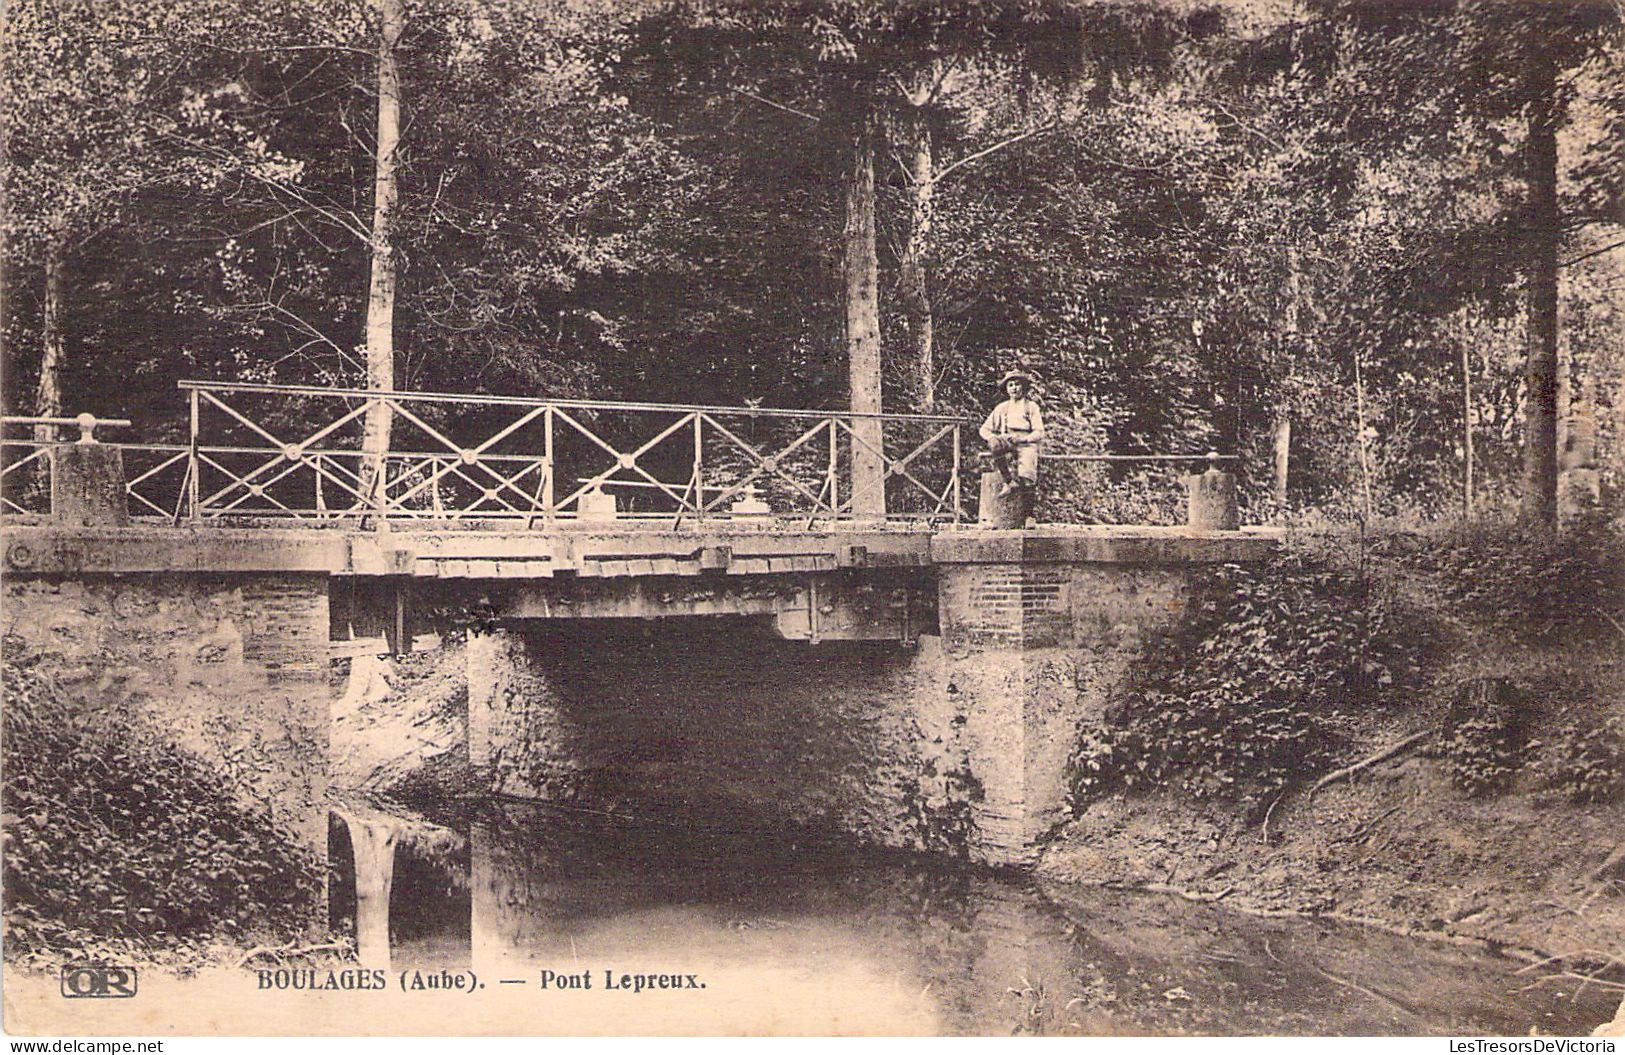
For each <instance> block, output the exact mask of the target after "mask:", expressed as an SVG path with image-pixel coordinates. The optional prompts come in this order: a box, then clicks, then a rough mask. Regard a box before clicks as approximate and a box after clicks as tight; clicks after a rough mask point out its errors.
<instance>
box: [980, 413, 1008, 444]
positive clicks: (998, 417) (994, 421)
mask: <svg viewBox="0 0 1625 1055" xmlns="http://www.w3.org/2000/svg"><path fill="white" fill-rule="evenodd" d="M1003 409H1004V404H1003V403H1000V404H999V405H998V406H996V407H994V408H993V411H992V413H990V414H988V416H987V420H986V421H984V422H982V427H981V429H979V430H978V431H979V433H980V435H981V437H982V441H983V442H984V443H987V444H990V445H991V444H992V443H993V438H994V437H995V436H997V435H998V434H999V433H1001V432H1003V431H1004V420H1003V415H1002V414H1000V413H999V412H1000V411H1001V410H1003Z"/></svg>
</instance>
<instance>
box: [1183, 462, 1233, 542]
mask: <svg viewBox="0 0 1625 1055" xmlns="http://www.w3.org/2000/svg"><path fill="white" fill-rule="evenodd" d="M1185 487H1186V488H1187V489H1188V490H1189V492H1190V513H1189V516H1188V518H1187V519H1188V521H1189V524H1190V526H1191V527H1193V528H1195V529H1196V530H1198V531H1234V530H1236V529H1237V528H1238V527H1240V526H1241V516H1240V513H1239V512H1238V511H1237V509H1236V478H1235V477H1234V476H1233V475H1231V474H1230V473H1226V472H1220V471H1219V470H1218V469H1209V470H1208V471H1207V472H1205V473H1197V474H1196V475H1194V476H1187V477H1185Z"/></svg>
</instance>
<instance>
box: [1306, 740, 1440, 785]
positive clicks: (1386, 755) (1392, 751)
mask: <svg viewBox="0 0 1625 1055" xmlns="http://www.w3.org/2000/svg"><path fill="white" fill-rule="evenodd" d="M1432 735H1433V730H1432V729H1424V730H1422V731H1421V732H1419V733H1412V734H1411V735H1410V736H1407V737H1406V738H1405V739H1403V740H1401V741H1400V742H1399V743H1397V744H1394V745H1393V746H1392V747H1385V748H1383V749H1382V750H1381V751H1378V752H1377V753H1376V754H1374V755H1371V756H1369V757H1367V758H1362V759H1360V761H1358V762H1356V763H1354V764H1353V765H1352V766H1344V767H1343V768H1342V769H1334V770H1333V771H1332V772H1330V773H1327V774H1326V775H1325V776H1323V777H1321V778H1320V779H1319V780H1317V781H1315V786H1314V787H1312V788H1310V789H1309V795H1308V796H1307V797H1308V798H1314V796H1315V792H1317V791H1319V790H1320V789H1321V788H1323V787H1325V786H1326V785H1328V784H1335V783H1337V782H1338V781H1339V780H1346V779H1348V778H1349V777H1351V776H1353V775H1354V774H1356V773H1358V772H1359V771H1360V770H1362V769H1365V768H1366V767H1367V766H1374V765H1376V764H1377V763H1378V762H1383V761H1386V760H1388V759H1390V758H1393V757H1394V756H1395V755H1397V754H1399V753H1400V752H1401V751H1404V750H1405V749H1406V748H1408V747H1410V746H1412V745H1413V744H1416V743H1419V742H1420V741H1422V740H1425V739H1427V738H1428V737H1430V736H1432Z"/></svg>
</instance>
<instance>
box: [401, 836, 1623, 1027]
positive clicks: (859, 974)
mask: <svg viewBox="0 0 1625 1055" xmlns="http://www.w3.org/2000/svg"><path fill="white" fill-rule="evenodd" d="M412 831H413V832H415V834H403V835H402V837H401V838H400V840H399V847H398V850H397V855H396V871H395V883H394V889H393V892H392V895H391V899H390V932H391V944H392V952H393V962H394V966H395V968H396V969H397V970H399V969H401V968H422V969H425V970H435V969H439V968H442V967H448V968H451V969H454V970H455V969H460V968H463V967H466V966H468V965H470V964H472V966H473V967H474V969H475V970H476V971H478V972H480V974H481V977H483V978H487V979H489V980H490V983H491V984H492V985H493V986H497V985H501V984H502V980H503V979H507V980H509V982H510V983H511V984H512V985H513V986H514V987H515V989H516V991H529V990H533V989H537V988H538V987H539V983H540V982H541V980H542V978H543V977H544V976H543V972H544V971H545V972H551V974H550V975H547V976H546V977H547V979H548V981H549V983H550V989H549V991H548V992H549V999H556V1000H561V1001H574V1002H575V1003H574V1004H571V1005H570V1006H571V1007H577V1006H578V1007H579V1008H580V1010H581V1013H582V1014H583V1015H584V1016H586V1017H594V1018H595V1020H603V1019H604V1016H606V1015H608V1016H611V1017H610V1018H609V1019H608V1021H609V1022H610V1023H611V1025H613V1024H614V1023H615V1022H619V1023H620V1024H621V1026H622V1029H623V1031H625V1032H637V1031H638V1016H639V1015H640V1014H642V1013H644V1012H645V1011H646V1010H648V1009H650V1008H653V1007H655V1006H656V1005H657V1004H659V1006H663V1007H666V1006H673V1005H681V1006H684V1007H685V1008H686V1011H685V1014H686V1015H688V1016H689V1017H688V1018H686V1019H685V1020H684V1021H689V1022H692V1024H693V1026H694V1030H695V1031H713V1032H732V1031H734V1030H735V1029H736V1028H748V1029H750V1030H752V1031H760V1030H764V1029H766V1030H782V1031H785V1032H798V1031H818V1030H823V1031H833V1032H901V1033H968V1034H1004V1033H1012V1032H1015V1033H1043V1034H1067V1033H1081V1034H1182V1033H1197V1034H1238V1033H1239V1034H1249V1033H1276V1034H1385V1033H1386V1034H1479V1033H1489V1034H1524V1033H1527V1032H1528V1031H1529V1030H1530V1029H1531V1028H1535V1029H1537V1030H1539V1031H1540V1032H1548V1033H1569V1034H1572V1033H1576V1032H1581V1033H1583V1032H1587V1031H1589V1029H1590V1028H1591V1027H1592V1026H1594V1025H1596V1024H1597V1023H1598V1022H1602V1021H1606V1020H1607V1019H1608V1018H1609V1016H1610V1014H1611V1012H1612V1008H1611V1007H1609V1006H1607V1005H1608V1000H1607V999H1606V998H1604V997H1601V996H1600V995H1599V994H1586V995H1582V997H1581V998H1580V999H1578V1000H1574V999H1572V998H1571V996H1570V995H1568V994H1565V993H1563V992H1562V991H1560V990H1556V989H1553V988H1550V987H1539V988H1536V989H1533V990H1525V989H1524V987H1526V986H1527V985H1528V983H1529V981H1530V979H1529V977H1528V976H1523V975H1517V974H1515V973H1514V972H1515V971H1516V968H1517V966H1518V965H1517V964H1516V963H1512V962H1509V961H1506V960H1502V959H1499V958H1496V957H1492V956H1488V955H1486V954H1483V953H1480V952H1476V951H1468V950H1461V949H1455V948H1451V947H1441V946H1436V945H1432V944H1429V943H1422V942H1416V941H1410V940H1407V939H1402V938H1397V937H1392V936H1389V935H1385V934H1382V933H1378V932H1372V931H1369V930H1366V929H1363V928H1355V927H1349V926H1340V925H1332V924H1324V923H1318V922H1311V921H1302V920H1260V919H1256V918H1252V917H1247V916H1243V915H1240V914H1237V913H1232V912H1227V911H1224V910H1222V909H1220V908H1217V907H1215V906H1211V905H1197V904H1191V903H1188V902H1183V901H1178V900H1173V899H1164V898H1153V897H1146V896H1137V895H1130V894H1118V893H1112V892H1107V891H1098V890H1057V889H1040V888H1038V887H1037V886H1035V885H1032V884H1031V883H1028V882H1024V881H1020V880H1016V879H1013V878H1010V877H1006V876H999V875H993V874H989V873H985V872H977V871H966V870H959V869H951V868H945V867H941V866H938V865H932V864H929V863H925V864H922V863H921V862H918V861H910V860H903V859H899V858H896V857H887V856H883V855H876V854H873V853H856V852H853V851H851V850H849V849H838V848H836V847H834V846H831V845H820V844H809V843H807V842H804V841H801V840H799V839H797V838H796V837H792V836H783V835H775V836H767V835H762V834H759V833H758V834H749V835H746V834H733V835H730V834H724V833H718V832H686V831H683V830H681V829H679V828H675V827H670V826H664V825H655V824H642V825H640V824H634V823H627V822H624V821H616V820H611V819H608V818H602V817H593V816H588V815H581V814H570V813H561V812H559V811H556V810H549V809H546V808H540V807H526V806H519V805H503V806H493V807H487V808H482V809H481V810H480V811H479V812H478V814H477V815H476V816H474V817H472V818H465V819H462V820H459V821H453V822H450V823H449V824H448V826H446V827H443V828H434V827H432V826H424V825H421V824H420V825H417V826H416V827H415V828H413V829H412ZM639 975H643V976H646V977H648V978H657V977H664V978H666V979H667V982H666V983H662V985H661V988H660V989H659V991H651V992H645V993H642V994H632V995H629V994H628V990H627V989H624V988H623V989H611V988H609V986H611V985H614V984H615V983H618V982H620V981H621V980H622V979H623V978H627V977H629V978H633V979H635V978H636V977H637V976H639ZM583 980H585V984H583ZM649 984H650V986H653V985H654V984H655V983H654V982H652V981H651V982H650V983H649ZM698 985H703V986H704V987H705V988H704V989H703V990H698V989H697V988H695V987H696V986H698ZM586 986H590V987H591V988H590V989H589V988H586ZM684 1001H687V1003H686V1004H682V1002H684ZM747 1023H748V1025H743V1024H747Z"/></svg>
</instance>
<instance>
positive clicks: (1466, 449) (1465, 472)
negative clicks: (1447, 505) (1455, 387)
mask: <svg viewBox="0 0 1625 1055" xmlns="http://www.w3.org/2000/svg"><path fill="white" fill-rule="evenodd" d="M1461 451H1462V464H1461V518H1462V519H1463V520H1471V519H1472V517H1473V372H1472V360H1471V358H1470V357H1469V356H1468V354H1467V344H1466V342H1463V343H1462V346H1461Z"/></svg>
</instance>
